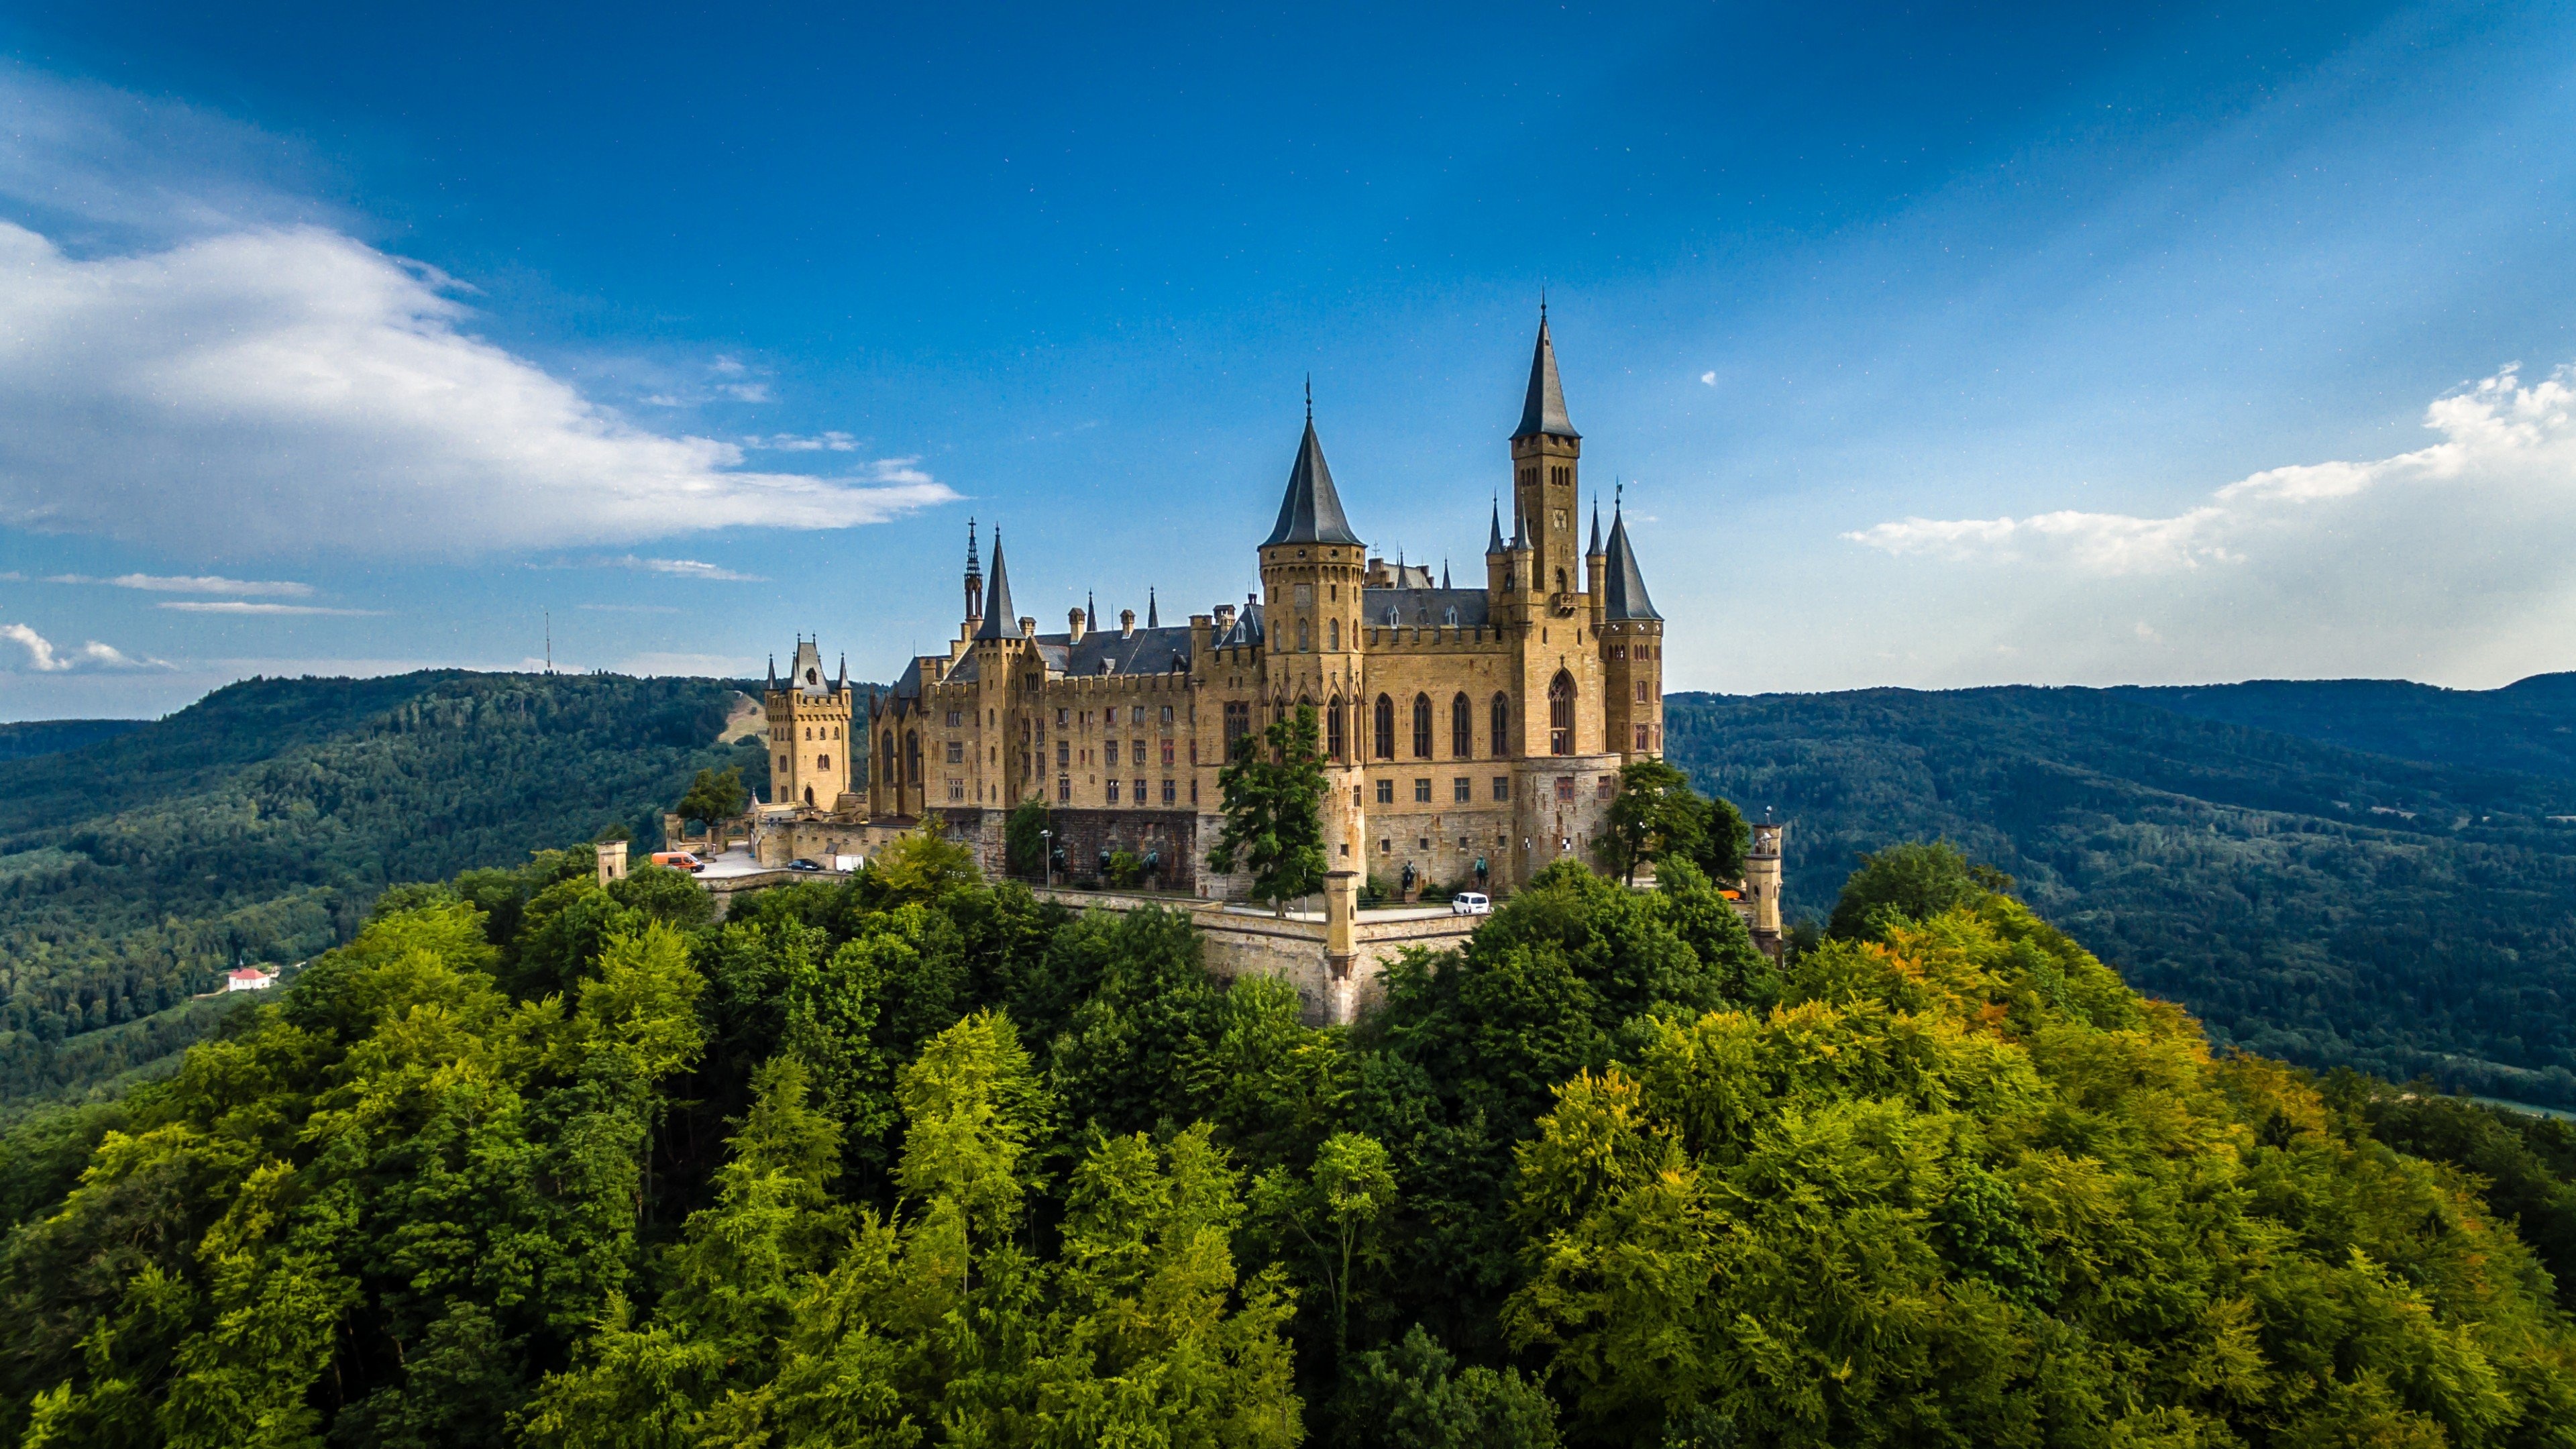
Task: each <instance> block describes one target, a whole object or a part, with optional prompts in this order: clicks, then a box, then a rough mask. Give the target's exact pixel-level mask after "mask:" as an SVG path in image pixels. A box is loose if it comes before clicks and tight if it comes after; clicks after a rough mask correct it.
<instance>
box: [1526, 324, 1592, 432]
mask: <svg viewBox="0 0 2576 1449" xmlns="http://www.w3.org/2000/svg"><path fill="white" fill-rule="evenodd" d="M1542 436H1544V437H1550V438H1580V437H1582V436H1583V435H1582V434H1581V433H1578V432H1576V431H1575V430H1574V424H1573V423H1572V422H1571V421H1570V420H1568V419H1567V417H1566V416H1565V387H1564V385H1563V384H1562V383H1560V382H1558V381H1557V377H1556V344H1555V343H1553V342H1551V341H1549V340H1548V335H1547V303H1545V302H1544V301H1542V302H1540V303H1539V310H1538V347H1537V349H1536V350H1535V351H1533V352H1532V353H1531V354H1530V376H1529V393H1528V395H1527V396H1525V397H1524V398H1523V399H1522V400H1521V425H1520V426H1519V427H1517V428H1514V429H1513V430H1512V441H1513V442H1515V443H1517V442H1519V441H1520V440H1521V439H1523V438H1536V437H1542Z"/></svg>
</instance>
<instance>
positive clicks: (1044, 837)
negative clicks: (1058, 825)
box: [1038, 830, 1055, 890]
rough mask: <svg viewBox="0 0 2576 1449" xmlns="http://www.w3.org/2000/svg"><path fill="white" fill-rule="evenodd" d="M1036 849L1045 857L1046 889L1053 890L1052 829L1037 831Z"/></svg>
mask: <svg viewBox="0 0 2576 1449" xmlns="http://www.w3.org/2000/svg"><path fill="white" fill-rule="evenodd" d="M1038 851H1039V853H1041V854H1043V855H1044V856H1045V857H1046V883H1047V889H1048V890H1054V889H1055V832H1054V831H1052V830H1041V831H1039V832H1038Z"/></svg>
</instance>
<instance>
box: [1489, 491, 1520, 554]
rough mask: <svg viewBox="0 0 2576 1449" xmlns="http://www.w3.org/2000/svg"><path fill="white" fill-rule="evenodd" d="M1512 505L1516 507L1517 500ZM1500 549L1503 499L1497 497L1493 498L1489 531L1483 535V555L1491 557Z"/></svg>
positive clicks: (1501, 549) (1501, 545)
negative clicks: (1491, 522) (1492, 511)
mask: <svg viewBox="0 0 2576 1449" xmlns="http://www.w3.org/2000/svg"><path fill="white" fill-rule="evenodd" d="M1513 506H1514V507H1515V508H1517V507H1518V506H1519V504H1518V502H1517V501H1515V503H1514V505H1513ZM1502 551H1503V500H1501V499H1499V498H1497V499H1495V500H1494V522H1493V526H1492V529H1491V530H1490V531H1489V532H1488V533H1487V534H1486V535H1485V557H1487V558H1492V557H1493V556H1494V555H1495V554H1498V553H1501V552H1502Z"/></svg>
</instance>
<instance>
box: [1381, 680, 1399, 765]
mask: <svg viewBox="0 0 2576 1449" xmlns="http://www.w3.org/2000/svg"><path fill="white" fill-rule="evenodd" d="M1377 757H1378V758H1379V759H1381V760H1392V759H1394V758H1395V701H1394V700H1392V699H1389V698H1387V697H1386V696H1385V695H1383V694H1381V695H1379V696H1378V697H1377Z"/></svg>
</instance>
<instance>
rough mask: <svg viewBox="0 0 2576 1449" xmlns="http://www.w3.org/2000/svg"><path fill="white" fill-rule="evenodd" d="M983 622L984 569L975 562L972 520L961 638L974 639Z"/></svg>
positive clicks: (968, 532) (968, 531)
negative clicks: (963, 625)
mask: <svg viewBox="0 0 2576 1449" xmlns="http://www.w3.org/2000/svg"><path fill="white" fill-rule="evenodd" d="M996 546H997V547H998V544H997V545H996ZM998 561H999V556H998V555H996V562H998ZM983 622H984V569H983V566H982V565H981V564H978V563H977V562H976V561H975V520H973V519H971V518H970V519H967V520H966V626H965V628H964V629H962V630H960V631H959V637H960V638H965V639H972V638H974V637H975V630H976V627H977V626H978V625H980V624H982V623H983Z"/></svg>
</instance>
